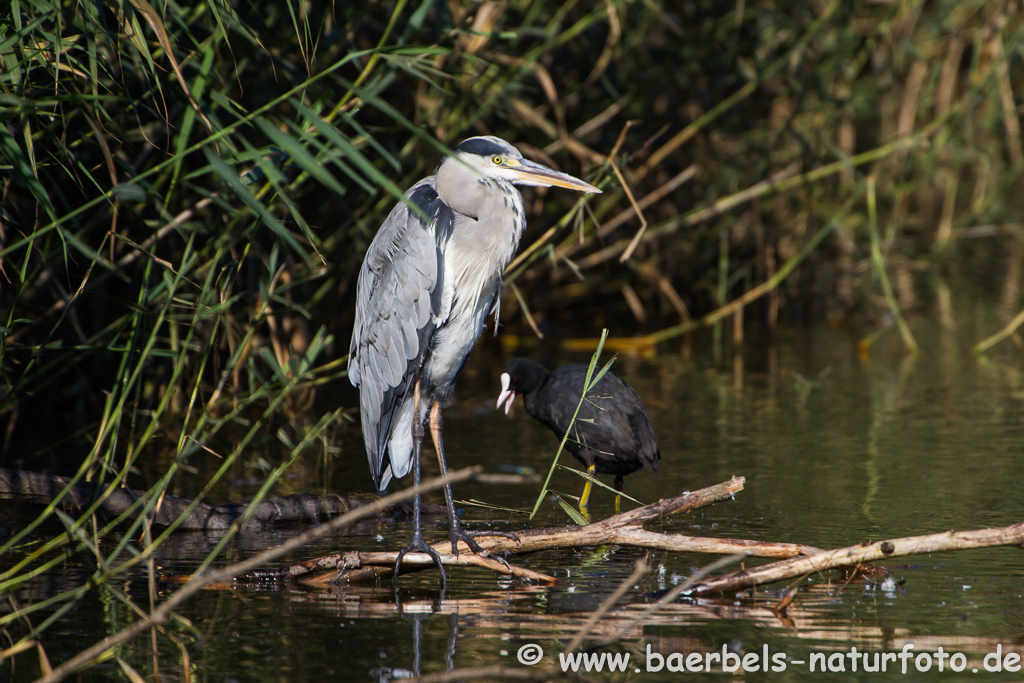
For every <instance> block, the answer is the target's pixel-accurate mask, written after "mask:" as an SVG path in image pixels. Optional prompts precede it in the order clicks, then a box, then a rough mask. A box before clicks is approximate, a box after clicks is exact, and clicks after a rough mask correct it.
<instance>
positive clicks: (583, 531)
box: [282, 477, 820, 585]
mask: <svg viewBox="0 0 1024 683" xmlns="http://www.w3.org/2000/svg"><path fill="white" fill-rule="evenodd" d="M744 481H745V479H744V478H743V477H733V478H732V479H731V480H729V481H727V482H724V483H721V484H717V485H715V486H709V487H708V488H705V489H701V490H700V491H695V492H693V493H684V494H682V495H679V496H675V497H674V498H666V499H664V500H660V501H658V502H656V503H651V504H650V505H645V506H644V507H641V508H637V509H636V510H631V511H629V512H625V513H623V514H621V515H615V516H614V517H609V518H608V519H604V520H601V521H599V522H595V523H594V524H588V525H587V526H583V527H578V526H574V527H562V528H546V529H527V530H525V531H519V532H516V533H517V534H518V536H519V540H518V541H516V540H513V539H509V538H502V537H500V536H490V537H483V538H477V539H476V540H477V542H478V543H479V544H480V546H481V548H483V550H484V551H486V552H487V553H490V554H494V553H510V554H523V553H532V552H536V551H538V550H549V549H553V548H578V547H585V546H594V545H603V544H607V543H615V544H623V545H626V544H628V545H637V546H640V547H646V548H665V549H668V550H685V551H687V552H714V553H725V554H732V553H736V552H742V553H745V554H749V555H760V556H762V557H773V558H778V557H793V556H796V555H801V554H813V553H817V552H820V549H819V548H814V547H811V546H804V545H797V544H791V543H761V542H758V541H742V540H733V539H712V538H693V537H689V536H682V535H679V534H660V533H657V532H653V531H646V530H644V529H642V528H641V525H643V524H644V523H646V522H651V521H654V520H657V519H662V518H664V517H668V516H670V515H677V514H680V513H683V512H689V511H691V510H696V509H697V508H701V507H704V506H706V505H711V504H712V503H716V502H719V501H722V500H728V499H730V498H732V497H733V496H734V495H735V494H736V493H737V492H739V491H742V490H743V483H744ZM433 548H434V549H435V550H436V551H438V553H440V554H441V561H442V564H445V565H449V564H451V565H467V564H476V565H478V566H487V567H489V568H491V569H494V570H495V571H498V572H501V573H506V574H511V575H513V576H520V577H523V578H529V579H532V580H538V581H545V582H550V583H554V582H556V581H557V580H556V579H555V578H554V577H551V576H546V575H544V574H538V573H537V572H532V571H530V570H526V569H523V568H521V567H516V566H515V565H509V566H507V567H506V566H505V565H503V564H501V563H499V562H496V561H494V560H491V561H490V562H488V563H487V564H482V563H480V562H479V561H477V560H467V559H466V558H471V557H473V555H472V553H471V552H470V550H469V548H468V547H467V546H465V545H464V544H461V543H460V545H459V557H458V558H456V557H455V556H454V555H451V554H449V551H450V550H451V545H450V543H449V542H448V541H447V540H445V541H442V542H440V543H436V544H434V545H433ZM397 557H398V555H397V552H387V553H385V552H362V551H352V552H347V553H338V554H335V555H330V556H327V557H321V558H317V559H314V560H309V561H307V562H303V563H301V564H297V565H293V566H291V567H289V568H287V569H286V570H284V571H283V572H282V576H283V577H288V578H298V577H300V576H304V575H307V574H311V573H313V572H316V571H324V570H329V569H330V570H333V571H329V572H327V573H325V574H321V575H318V576H314V577H310V578H307V579H303V583H309V584H314V585H325V584H331V583H337V582H339V581H361V580H366V579H372V578H378V577H382V576H390V575H391V574H392V573H393V570H394V565H395V560H396V559H397ZM483 559H487V558H483ZM433 565H434V563H433V560H431V558H430V557H429V556H428V555H427V554H426V553H410V554H408V555H406V556H405V558H404V559H403V560H402V571H403V572H406V571H412V570H414V569H427V568H429V567H432V566H433Z"/></svg>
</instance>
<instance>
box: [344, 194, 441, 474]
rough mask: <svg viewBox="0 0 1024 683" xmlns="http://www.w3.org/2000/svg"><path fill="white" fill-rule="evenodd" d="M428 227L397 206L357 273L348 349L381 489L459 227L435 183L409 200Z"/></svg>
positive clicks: (404, 465) (401, 468)
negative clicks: (446, 252) (448, 245)
mask: <svg viewBox="0 0 1024 683" xmlns="http://www.w3.org/2000/svg"><path fill="white" fill-rule="evenodd" d="M406 196H407V197H409V199H410V201H411V202H412V203H413V204H415V205H416V206H418V207H419V208H420V209H421V210H422V211H423V213H424V214H425V215H426V216H429V217H430V218H431V220H429V221H425V220H424V219H423V218H422V217H421V216H420V215H419V214H417V213H416V212H414V211H411V210H410V209H409V206H408V205H407V204H405V203H401V204H399V205H398V206H396V207H395V209H394V210H393V211H392V212H391V215H389V216H388V218H387V220H385V221H384V224H383V225H382V226H381V228H380V230H379V231H378V232H377V235H376V237H374V239H373V242H372V243H371V244H370V248H369V249H368V250H367V252H366V259H365V260H364V261H363V266H362V268H361V270H360V271H359V281H358V284H357V287H356V315H355V325H354V328H353V331H352V342H351V345H350V347H349V379H350V381H351V382H352V384H354V385H355V386H358V387H359V403H360V414H361V418H362V427H363V438H364V439H365V441H366V453H367V458H368V460H369V463H370V471H371V473H372V474H373V477H374V481H375V482H376V484H377V486H378V488H383V487H385V486H387V483H388V480H389V479H390V478H391V470H392V468H393V469H395V470H397V471H398V472H399V473H400V474H399V476H401V474H404V473H405V472H406V471H408V465H409V463H408V462H395V463H392V462H390V454H389V452H388V442H389V441H390V440H391V432H392V430H393V428H394V426H395V423H396V420H397V417H398V413H399V411H400V409H401V407H402V403H403V401H404V399H405V398H406V397H407V396H409V398H410V400H411V393H410V389H411V387H412V382H413V379H414V378H415V376H416V371H417V369H419V367H420V364H421V363H422V360H423V355H424V352H425V350H426V348H427V344H428V341H429V338H430V334H431V332H432V331H433V326H434V324H435V322H436V321H435V314H436V311H437V309H438V306H439V300H440V293H441V291H442V289H443V262H444V261H443V251H442V250H443V246H444V243H445V242H446V241H447V238H448V235H450V232H451V227H450V226H451V224H452V222H453V220H454V217H453V215H451V210H450V209H448V207H447V206H445V205H444V204H443V203H442V202H440V201H439V200H438V197H437V193H436V191H435V190H434V188H433V186H432V178H427V179H425V180H422V181H420V182H419V183H417V184H416V185H414V186H413V187H412V189H410V190H409V192H408V193H407V195H406Z"/></svg>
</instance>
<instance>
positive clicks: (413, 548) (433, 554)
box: [395, 531, 448, 590]
mask: <svg viewBox="0 0 1024 683" xmlns="http://www.w3.org/2000/svg"><path fill="white" fill-rule="evenodd" d="M407 553H426V554H427V555H430V558H431V559H432V560H434V564H436V565H437V570H438V571H439V572H441V590H444V587H445V586H446V585H447V583H448V576H447V575H446V574H445V573H444V564H442V563H441V554H440V553H438V552H437V551H436V550H434V549H433V548H431V547H430V546H429V545H428V544H427V542H426V541H425V540H423V534H421V533H419V532H418V531H417V533H415V534H413V537H412V542H411V543H409V545H407V546H406V547H404V548H402V549H401V550H400V551H399V552H398V559H397V560H395V577H396V578H397V577H398V574H399V570H400V569H401V566H402V558H403V557H405V556H406V554H407Z"/></svg>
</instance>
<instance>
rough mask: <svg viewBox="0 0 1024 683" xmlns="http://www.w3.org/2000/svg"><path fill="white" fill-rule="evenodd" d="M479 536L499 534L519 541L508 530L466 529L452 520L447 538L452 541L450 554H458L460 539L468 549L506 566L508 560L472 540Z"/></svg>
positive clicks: (456, 555) (517, 541)
mask: <svg viewBox="0 0 1024 683" xmlns="http://www.w3.org/2000/svg"><path fill="white" fill-rule="evenodd" d="M480 536H501V537H502V538H510V539H512V540H513V541H515V542H516V543H519V537H518V536H516V535H515V534H513V533H511V532H509V531H486V530H485V531H466V530H465V529H463V528H462V525H461V524H459V522H458V520H453V521H452V525H451V530H450V531H449V532H448V539H449V540H450V541H451V542H452V554H453V555H455V557H458V556H459V541H462V542H463V543H465V544H466V545H468V546H469V549H470V551H472V552H474V553H476V554H477V555H481V556H483V557H491V558H493V559H495V560H497V561H498V562H501V563H502V564H503V565H505V566H506V567H507V566H508V562H506V561H505V559H504V558H502V557H499V556H498V555H497V554H495V553H493V552H491V551H489V550H484V549H483V548H481V547H480V544H479V543H477V542H476V541H474V540H473V539H474V538H477V537H480Z"/></svg>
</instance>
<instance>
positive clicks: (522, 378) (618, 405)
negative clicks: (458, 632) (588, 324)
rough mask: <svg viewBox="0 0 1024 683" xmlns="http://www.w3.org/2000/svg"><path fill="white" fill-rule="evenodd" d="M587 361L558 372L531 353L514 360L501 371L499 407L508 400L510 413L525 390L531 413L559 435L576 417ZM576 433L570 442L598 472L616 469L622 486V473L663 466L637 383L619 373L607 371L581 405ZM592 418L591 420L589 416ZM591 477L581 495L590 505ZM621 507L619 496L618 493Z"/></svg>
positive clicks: (617, 486)
mask: <svg viewBox="0 0 1024 683" xmlns="http://www.w3.org/2000/svg"><path fill="white" fill-rule="evenodd" d="M587 368H588V366H586V365H583V364H582V363H572V364H570V365H563V366H562V367H560V368H558V369H556V370H555V371H554V372H548V371H547V369H546V368H545V367H544V366H543V365H540V364H539V363H535V362H533V361H532V360H530V359H528V358H516V359H514V360H511V361H509V363H508V365H506V366H505V371H504V372H503V373H502V375H501V394H500V395H499V396H498V407H499V408H500V407H501V404H502V402H504V403H505V412H506V413H508V411H509V409H510V408H511V407H512V402H513V401H515V398H516V395H517V394H522V395H523V403H525V404H526V412H528V413H529V414H530V415H532V416H533V417H534V418H536V419H537V420H539V421H540V422H541V423H543V424H545V425H547V426H548V427H549V428H550V429H551V430H552V431H553V432H555V434H557V435H558V438H559V439H561V438H562V437H563V436H564V435H565V430H566V429H567V428H568V427H569V423H570V422H571V421H572V417H573V413H574V412H575V411H576V406H577V405H579V404H580V395H581V394H582V393H583V385H584V382H585V381H586V378H587ZM576 417H577V420H576V423H575V424H574V425H573V432H572V433H571V434H570V436H569V440H567V441H566V444H565V447H566V448H567V449H568V450H569V452H570V453H572V454H573V455H574V456H576V459H577V460H579V461H580V462H581V463H583V464H584V465H585V466H586V467H587V471H588V472H589V473H590V474H591V475H593V474H594V473H595V472H597V473H599V474H614V475H615V489H616V490H618V491H622V484H623V479H622V478H623V477H624V476H625V475H627V474H631V473H633V472H636V471H637V470H639V469H641V468H643V467H644V466H646V467H649V468H650V469H652V470H654V471H655V472H657V471H658V459H659V458H660V457H661V454H660V453H659V452H658V444H657V443H656V442H655V440H654V430H653V429H652V428H651V421H650V419H648V417H647V411H646V410H644V404H643V402H642V401H641V400H640V397H639V396H637V395H636V392H635V391H633V388H632V387H631V386H629V385H628V384H626V382H625V381H623V379H622V378H621V377H619V376H618V375H616V374H615V373H614V372H608V373H607V374H605V376H604V377H602V378H601V381H600V382H598V383H597V386H595V387H594V388H593V389H592V390H591V392H590V393H589V394H588V396H587V400H585V401H583V404H582V405H580V410H579V414H578V415H577V416H576ZM588 420H589V421H588ZM590 488H591V483H590V482H589V481H588V482H587V483H586V486H584V488H583V495H582V496H581V497H580V507H581V508H586V505H587V500H588V499H589V497H590ZM615 510H616V512H618V510H619V497H618V496H616V497H615Z"/></svg>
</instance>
